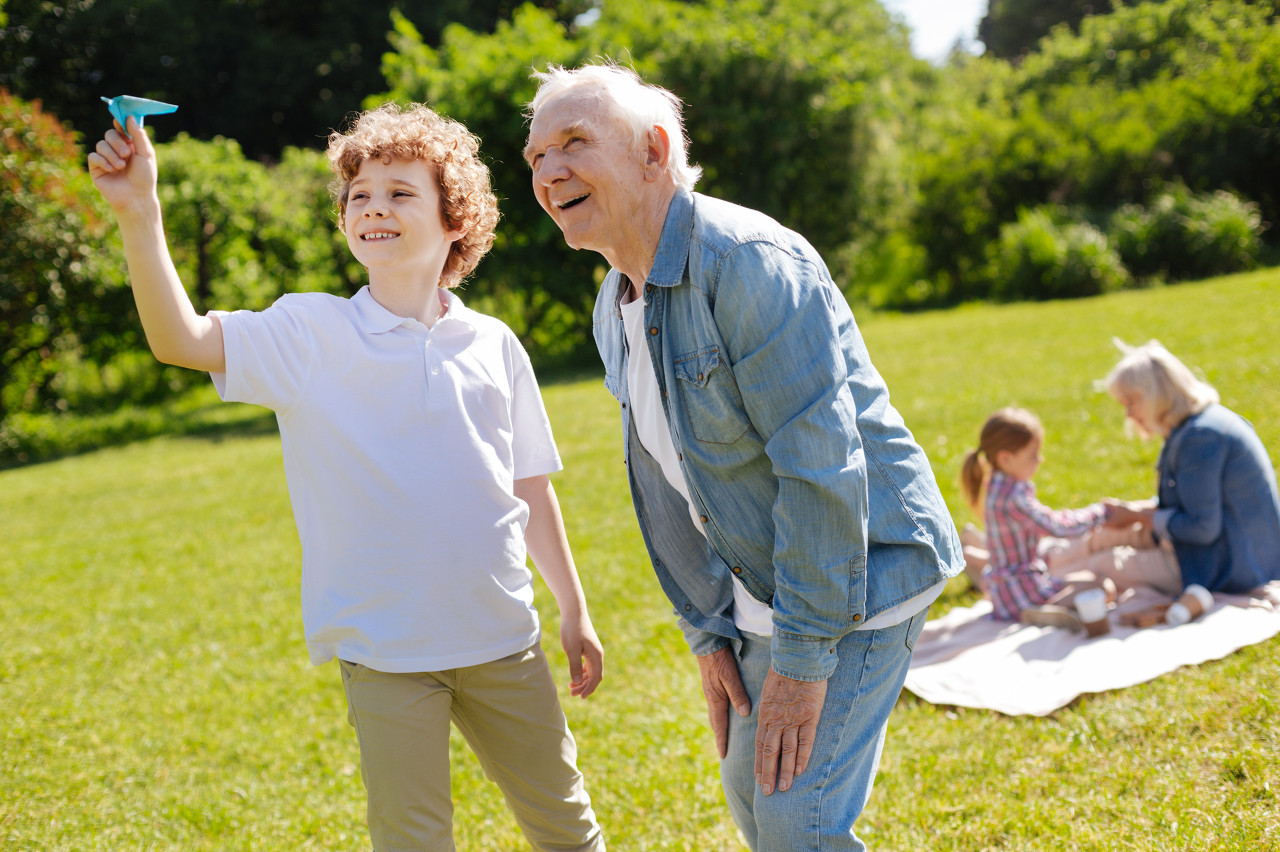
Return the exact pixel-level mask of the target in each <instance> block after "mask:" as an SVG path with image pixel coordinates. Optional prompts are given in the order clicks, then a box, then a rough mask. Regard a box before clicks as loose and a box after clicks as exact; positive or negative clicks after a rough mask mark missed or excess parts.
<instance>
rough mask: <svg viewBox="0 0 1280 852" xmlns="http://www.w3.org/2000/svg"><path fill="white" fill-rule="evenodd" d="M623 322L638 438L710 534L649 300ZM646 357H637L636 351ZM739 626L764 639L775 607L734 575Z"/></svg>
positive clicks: (906, 612)
mask: <svg viewBox="0 0 1280 852" xmlns="http://www.w3.org/2000/svg"><path fill="white" fill-rule="evenodd" d="M621 308H622V324H623V328H624V330H625V331H626V337H627V348H628V350H629V352H630V353H631V354H629V355H628V357H627V389H628V396H629V397H630V399H631V416H632V418H633V419H634V420H635V424H636V437H637V438H639V439H640V443H641V444H642V445H643V446H644V448H645V449H646V450H647V451H648V452H649V455H651V456H653V457H654V459H655V460H656V461H657V462H658V464H659V465H660V466H661V467H662V474H663V476H664V477H665V478H666V480H667V482H669V483H671V486H672V487H673V488H675V489H676V490H677V491H679V492H680V494H681V495H682V496H683V497H684V499H685V502H686V503H687V504H688V506H689V515H690V517H692V518H693V526H694V528H695V529H696V530H698V532H700V533H702V534H703V535H704V536H705V535H706V534H707V532H706V530H704V529H703V528H702V520H701V519H700V518H699V517H698V510H697V509H696V508H695V507H694V505H693V500H692V499H690V497H689V488H688V486H687V485H686V484H685V481H684V472H683V471H681V469H680V457H679V455H678V454H677V453H676V447H675V442H674V441H672V440H671V432H670V430H669V428H668V426H667V416H666V413H665V412H664V410H663V407H662V397H661V394H660V393H659V391H658V378H657V375H656V374H655V373H654V371H653V360H652V359H651V358H650V357H649V350H648V344H647V343H645V328H644V300H643V299H636V300H635V301H633V302H627V301H626V296H625V295H624V296H623V302H622V303H621ZM637 352H638V353H640V356H639V357H636V355H635V353H637ZM733 580H734V582H733V624H734V626H735V627H737V628H738V629H739V630H742V631H745V632H747V633H755V634H757V635H759V636H771V635H773V607H771V606H769V605H768V604H766V603H762V602H761V601H759V600H757V599H756V598H755V597H754V596H753V595H752V594H751V593H750V592H748V591H747V587H746V586H744V585H743V583H742V581H741V580H740V579H739V578H738V576H737V575H736V574H735V575H734V576H733ZM946 586H947V581H946V580H943V581H941V582H939V583H935V584H934V585H933V586H930V587H929V588H928V589H925V591H924V592H922V593H920V594H919V595H916V596H915V597H913V598H909V599H908V600H905V601H903V602H902V603H900V604H897V605H896V606H892V607H890V608H889V609H887V610H885V611H884V612H882V613H880V614H878V615H876V616H875V617H874V618H870V619H867V620H866V621H865V622H863V623H862V624H860V625H859V626H858V627H857V628H856V629H858V630H879V629H881V628H883V627H892V626H893V625H895V624H901V623H902V622H904V621H906V620H907V619H908V618H911V617H912V616H914V615H915V614H916V613H918V612H921V611H922V610H924V609H925V608H926V607H928V606H929V605H930V604H931V603H933V602H934V601H935V600H937V598H938V596H939V595H941V594H942V590H943V589H945V588H946Z"/></svg>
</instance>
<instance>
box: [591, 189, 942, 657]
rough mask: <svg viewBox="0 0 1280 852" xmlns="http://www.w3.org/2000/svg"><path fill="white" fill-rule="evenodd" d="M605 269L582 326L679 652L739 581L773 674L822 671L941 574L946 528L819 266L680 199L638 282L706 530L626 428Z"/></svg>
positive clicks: (747, 226) (741, 223)
mask: <svg viewBox="0 0 1280 852" xmlns="http://www.w3.org/2000/svg"><path fill="white" fill-rule="evenodd" d="M627 283H628V282H627V281H626V280H625V278H624V277H623V276H622V275H621V273H619V272H618V270H616V269H615V270H611V271H610V272H609V274H608V276H607V277H606V278H605V281H604V285H603V286H602V288H601V290H600V293H599V296H598V297H597V300H596V306H595V313H594V320H593V323H594V333H595V338H596V344H597V346H598V347H599V349H600V356H601V358H602V359H603V360H604V365H605V384H606V386H607V387H608V389H609V391H610V392H611V393H612V394H613V396H614V397H615V398H616V399H617V400H618V403H619V405H620V406H621V412H622V425H623V435H624V447H625V453H626V459H627V471H628V477H629V480H630V484H631V494H632V499H633V502H634V505H635V510H636V516H637V518H638V519H639V522H640V529H641V532H642V535H643V537H644V541H645V545H646V547H647V549H648V551H649V557H650V560H651V562H652V563H653V568H654V571H655V572H656V573H657V576H658V579H659V581H660V583H661V585H662V587H663V590H664V591H665V592H666V594H667V596H668V598H670V600H671V602H672V604H673V605H674V606H675V611H676V614H677V615H678V616H679V617H680V620H681V627H682V628H683V629H684V631H685V634H686V638H687V639H688V641H689V645H690V647H691V648H692V649H693V651H694V653H696V654H707V653H711V652H712V651H714V650H716V649H717V648H719V647H721V646H723V645H725V644H727V641H728V639H729V638H733V637H736V636H737V635H738V633H737V630H736V629H735V627H734V624H733V617H732V602H733V589H732V585H731V584H732V582H733V579H732V577H731V576H730V572H732V574H734V575H737V576H738V577H739V578H740V579H741V580H742V582H743V584H744V585H745V586H746V588H747V590H748V591H749V592H750V593H751V594H752V595H753V596H755V597H756V598H757V599H759V600H761V601H763V602H765V603H768V604H770V605H771V606H772V607H773V610H774V621H773V623H774V635H773V668H774V670H775V671H777V672H778V673H779V674H781V675H785V676H787V677H791V678H794V679H797V680H808V681H814V680H821V679H824V678H826V677H829V676H830V674H831V672H832V671H834V670H835V667H836V658H835V651H834V647H835V645H836V643H837V642H838V641H839V640H840V638H841V637H842V636H844V635H845V634H846V633H848V632H849V631H851V630H854V629H856V628H857V627H858V625H859V624H860V623H861V622H863V621H864V620H866V619H869V618H872V617H874V616H875V615H876V614H877V613H880V612H883V611H885V610H886V609H888V608H890V607H892V606H894V605H895V604H899V603H902V602H903V601H906V600H909V599H910V598H912V597H914V596H916V595H918V594H920V593H922V592H924V591H925V590H927V589H928V588H930V587H931V586H933V585H935V584H937V583H938V582H940V581H941V580H943V579H945V578H947V577H951V576H955V575H956V574H957V573H958V572H959V571H960V570H961V567H962V565H963V557H962V556H961V549H960V542H959V539H958V536H957V535H956V529H955V525H954V524H953V523H952V521H951V517H950V514H949V513H948V511H947V508H946V505H945V503H944V502H943V500H942V495H941V493H940V492H939V490H938V485H937V482H936V481H935V479H934V476H933V472H932V470H931V469H930V467H929V462H928V459H927V458H926V457H925V454H924V451H923V450H922V449H921V448H920V446H919V445H918V444H917V443H916V442H915V440H914V439H913V438H912V436H911V433H910V432H909V431H908V430H907V428H906V426H905V424H904V423H903V421H902V418H901V416H899V414H898V412H897V411H896V410H895V409H894V408H893V407H892V406H891V405H890V404H889V393H888V390H887V388H886V387H885V384H884V381H883V380H882V379H881V377H880V375H879V373H878V372H877V371H876V369H875V368H874V367H873V366H872V365H871V360H870V358H869V357H868V355H867V350H866V346H865V345H864V343H863V341H862V336H861V334H860V333H859V331H858V327H857V325H856V324H855V322H854V319H853V315H852V313H851V312H850V310H849V307H848V304H847V303H846V301H845V299H844V297H843V296H842V295H841V293H840V291H839V290H838V289H837V288H836V286H835V284H834V283H833V282H832V280H831V276H830V274H829V273H828V271H827V269H826V266H825V265H824V264H823V262H822V260H821V258H820V257H819V256H818V254H817V252H816V251H815V250H814V249H813V247H812V246H810V245H809V244H808V242H806V241H805V240H804V239H803V238H802V237H800V236H799V235H798V234H796V233H794V232H792V231H790V230H787V229H786V228H783V227H782V226H781V225H779V224H778V223H776V222H774V221H773V220H772V219H770V218H768V217H767V216H764V215H763V214H761V213H758V212H755V211H752V210H748V209H746V208H743V207H739V206H736V205H733V204H729V203H727V202H724V201H718V200H716V199H713V198H708V197H706V196H703V195H698V194H693V193H689V192H685V191H679V192H677V194H676V196H675V197H674V198H673V200H672V202H671V206H670V208H669V209H668V211H667V218H666V221H665V224H664V226H663V231H662V236H661V239H660V241H659V244H658V249H657V252H656V255H655V257H654V262H653V267H652V269H651V271H650V273H649V277H648V279H647V280H646V282H645V286H644V288H643V298H644V301H645V308H644V317H645V327H646V329H647V330H648V334H647V335H646V338H647V342H648V344H649V346H648V349H649V351H648V353H647V354H648V356H649V357H650V358H651V359H652V361H653V364H654V366H655V372H656V374H657V379H658V385H659V389H660V392H661V395H662V400H663V405H664V408H665V410H666V411H665V413H666V417H667V423H668V426H669V428H670V430H671V438H672V441H674V443H675V447H676V450H677V452H678V454H679V457H680V464H681V469H682V471H683V473H684V477H685V482H686V484H687V485H688V490H689V495H690V498H691V499H692V501H693V503H694V505H695V507H696V509H697V511H698V514H699V515H700V516H701V519H702V521H703V529H704V531H705V533H706V535H705V536H704V535H702V534H701V533H699V531H698V530H697V529H696V528H695V527H694V525H693V523H692V520H691V518H690V516H689V511H688V508H687V506H686V505H685V503H684V502H683V501H684V498H683V497H682V496H681V495H680V494H679V493H678V492H677V491H676V490H675V489H674V488H672V487H671V486H670V485H669V484H668V483H667V482H666V480H665V479H664V478H663V475H662V472H661V470H660V468H659V466H658V463H657V462H656V461H655V460H654V459H653V458H652V457H651V456H650V455H649V454H648V453H647V452H646V451H645V450H644V448H643V447H642V446H641V445H640V442H639V440H638V439H637V437H636V433H635V429H634V427H633V424H632V418H631V412H630V410H629V408H628V391H627V383H626V375H627V370H626V362H627V357H628V353H627V343H626V338H625V333H624V331H623V324H622V315H621V311H620V309H619V306H618V305H619V300H620V298H621V295H622V293H623V292H624V291H625V289H626V286H627Z"/></svg>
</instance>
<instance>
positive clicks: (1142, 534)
mask: <svg viewBox="0 0 1280 852" xmlns="http://www.w3.org/2000/svg"><path fill="white" fill-rule="evenodd" d="M1041 545H1042V547H1041V555H1043V556H1044V558H1045V561H1046V562H1047V563H1048V565H1049V573H1050V574H1053V575H1054V576H1056V577H1062V576H1065V575H1067V574H1071V573H1073V572H1075V571H1080V570H1085V571H1090V572H1092V573H1093V574H1094V575H1095V576H1098V577H1109V578H1110V579H1111V581H1112V582H1113V583H1115V584H1116V591H1118V592H1123V591H1124V590H1125V589H1131V588H1133V587H1135V586H1150V587H1152V588H1154V589H1155V590H1156V591H1158V592H1161V593H1162V594H1166V595H1169V596H1170V597H1177V596H1178V595H1180V594H1182V571H1181V570H1180V569H1179V568H1178V559H1177V557H1176V556H1175V555H1174V553H1173V549H1172V548H1170V547H1158V546H1156V544H1155V543H1154V542H1153V541H1152V540H1151V534H1150V533H1149V532H1147V531H1146V530H1144V529H1142V528H1140V527H1134V528H1132V529H1113V528H1111V527H1098V528H1097V529H1095V530H1093V531H1092V532H1090V533H1089V534H1087V535H1084V536H1081V537H1079V538H1071V539H1062V538H1058V539H1044V540H1043V541H1042V542H1041Z"/></svg>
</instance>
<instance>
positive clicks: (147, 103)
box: [102, 95, 178, 136]
mask: <svg viewBox="0 0 1280 852" xmlns="http://www.w3.org/2000/svg"><path fill="white" fill-rule="evenodd" d="M102 102H103V103H105V104H106V105H107V109H108V110H109V111H110V112H111V115H112V117H113V118H115V120H116V121H118V122H120V127H122V128H125V131H124V135H125V136H128V135H129V131H128V129H127V128H128V124H129V116H133V118H134V120H135V121H137V122H138V126H139V127H141V126H142V123H143V122H144V121H146V120H147V116H149V115H166V114H168V113H171V112H173V111H174V110H176V109H177V108H178V106H177V104H167V103H165V102H164V101H153V100H151V99H150V98H136V97H134V96H133V95H117V96H116V97H114V98H103V99H102Z"/></svg>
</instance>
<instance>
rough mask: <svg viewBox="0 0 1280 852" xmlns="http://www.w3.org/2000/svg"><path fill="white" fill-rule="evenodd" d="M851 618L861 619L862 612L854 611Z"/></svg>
mask: <svg viewBox="0 0 1280 852" xmlns="http://www.w3.org/2000/svg"><path fill="white" fill-rule="evenodd" d="M853 620H854V621H861V620H862V613H860V612H855V613H854V614H853Z"/></svg>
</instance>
